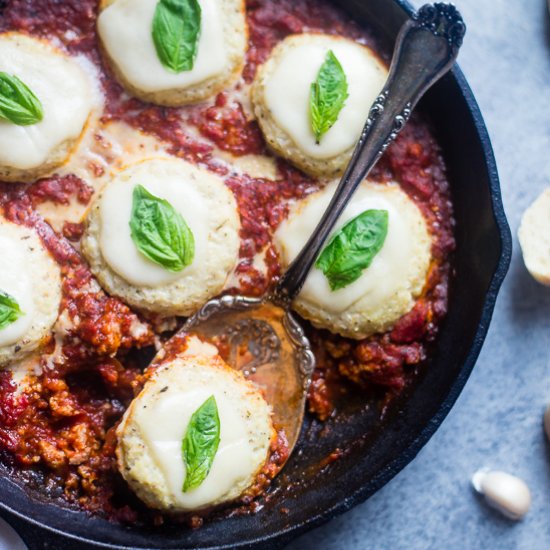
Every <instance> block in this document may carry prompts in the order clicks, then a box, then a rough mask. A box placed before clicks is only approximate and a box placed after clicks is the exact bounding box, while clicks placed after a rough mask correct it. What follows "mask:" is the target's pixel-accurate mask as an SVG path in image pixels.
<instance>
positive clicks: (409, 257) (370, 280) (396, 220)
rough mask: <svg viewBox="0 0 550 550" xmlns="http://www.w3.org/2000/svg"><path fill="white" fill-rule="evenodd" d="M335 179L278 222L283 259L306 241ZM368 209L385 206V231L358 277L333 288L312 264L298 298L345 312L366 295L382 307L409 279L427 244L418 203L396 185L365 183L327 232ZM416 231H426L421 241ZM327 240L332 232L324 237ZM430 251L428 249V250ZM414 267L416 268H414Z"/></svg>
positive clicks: (372, 305) (293, 254)
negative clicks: (386, 232)
mask: <svg viewBox="0 0 550 550" xmlns="http://www.w3.org/2000/svg"><path fill="white" fill-rule="evenodd" d="M335 189H336V184H331V185H328V186H327V187H325V189H323V190H322V191H320V192H319V193H316V194H315V195H312V196H311V197H309V198H307V199H305V200H304V201H303V203H301V204H298V205H297V207H296V208H295V209H294V210H293V211H292V213H291V214H290V216H289V218H288V219H287V220H286V221H285V222H283V224H281V227H280V228H279V230H278V231H277V234H276V240H277V244H278V247H279V250H280V251H281V254H282V259H283V263H284V264H285V265H288V264H289V263H290V262H291V261H292V260H293V259H294V258H295V257H296V256H297V255H298V252H299V251H300V250H301V248H302V247H303V246H304V244H305V243H306V241H307V239H308V238H309V236H310V235H311V233H312V232H313V230H314V229H315V227H316V226H317V223H318V222H319V220H320V219H321V217H322V215H323V213H324V211H325V210H326V208H327V206H328V204H329V202H330V199H331V198H332V196H333V194H334V191H335ZM370 209H378V210H387V212H388V234H387V237H386V240H385V242H384V246H383V247H382V250H381V251H380V252H379V253H378V254H377V255H376V256H375V257H374V260H373V262H372V264H371V265H370V266H369V267H368V268H367V269H365V270H364V271H363V274H362V275H361V277H360V278H359V279H357V280H356V281H355V282H353V283H351V284H350V285H348V286H346V287H344V288H341V289H339V290H336V291H332V290H331V289H330V286H329V283H328V280H327V278H326V277H325V275H324V273H323V272H322V271H321V270H319V269H318V268H316V267H314V268H313V269H312V270H311V272H310V274H309V275H308V278H307V281H306V283H305V285H304V287H303V289H302V291H301V293H300V295H299V298H300V299H303V300H305V301H308V302H310V303H313V304H315V305H316V306H319V307H320V308H322V309H323V310H324V311H328V312H331V313H334V314H338V313H341V312H344V311H346V310H348V309H349V308H351V307H352V306H353V304H355V303H356V302H357V301H359V300H361V299H363V298H365V297H368V302H369V309H373V308H374V309H375V308H378V307H380V308H382V307H383V306H384V303H385V301H386V300H387V299H388V298H389V297H390V296H392V294H393V293H395V292H396V291H397V290H399V289H401V288H402V287H403V286H405V287H406V286H407V285H409V282H408V281H407V280H405V281H403V278H406V277H408V276H409V273H410V272H411V269H410V268H409V265H410V264H411V263H413V262H416V261H417V257H418V258H424V257H425V256H426V253H425V250H424V249H425V248H427V249H428V251H429V247H430V242H429V239H428V238H427V231H426V229H425V221H424V218H423V216H422V214H421V212H420V211H419V210H418V208H417V207H416V205H415V204H414V203H413V202H412V200H411V199H409V197H408V196H407V195H406V194H405V193H404V192H403V191H402V190H401V189H400V188H399V187H398V186H397V185H381V184H375V183H366V182H365V183H363V184H362V185H361V186H360V187H359V188H358V189H357V191H356V192H355V195H354V196H353V199H352V201H351V202H350V204H349V205H348V207H347V208H346V209H345V210H344V213H343V214H342V216H341V217H340V219H339V220H338V223H337V224H336V227H335V229H334V230H333V232H332V234H331V235H334V233H336V232H337V231H338V230H339V229H340V228H341V227H342V226H343V225H345V224H346V223H347V222H348V221H350V220H351V219H353V218H355V217H356V216H358V215H359V214H361V213H363V212H365V211H366V210H370ZM419 227H420V228H421V229H422V230H423V231H421V232H420V234H422V235H426V237H425V238H424V239H423V240H421V241H419V239H418V235H419V230H418V228H419ZM329 241H330V238H329V239H328V241H327V242H329ZM427 255H428V257H429V252H428V254H427ZM413 271H415V270H413Z"/></svg>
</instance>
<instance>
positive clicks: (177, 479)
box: [116, 355, 276, 512]
mask: <svg viewBox="0 0 550 550" xmlns="http://www.w3.org/2000/svg"><path fill="white" fill-rule="evenodd" d="M212 397H213V398H214V399H215V402H216V406H217V413H218V417H219V445H218V447H217V450H216V452H215V455H214V458H213V462H212V464H211V467H210V470H209V472H208V474H207V475H206V477H205V478H204V480H203V481H202V482H201V483H200V484H199V485H198V486H197V487H195V488H193V489H191V490H186V491H185V492H184V490H183V487H184V483H185V479H186V475H187V474H188V472H187V471H186V466H185V462H184V460H183V455H182V441H183V439H184V437H185V436H186V433H187V431H188V429H189V425H190V422H191V417H192V415H193V413H195V412H196V411H197V410H198V409H199V408H200V407H201V405H203V404H204V403H205V402H206V401H207V400H209V399H210V398H212ZM117 436H118V446H117V450H116V453H117V459H118V468H119V470H120V473H121V474H122V476H123V477H124V479H125V480H126V481H127V482H128V484H129V485H130V487H131V489H132V490H133V491H134V492H135V493H136V495H137V496H138V497H139V498H140V499H141V500H142V501H143V502H145V504H147V506H149V507H151V508H155V509H158V510H165V511H169V512H188V511H194V510H201V509H206V508H211V507H214V506H217V505H220V504H224V503H226V502H230V501H233V500H235V499H237V498H238V497H239V496H241V495H242V494H243V492H245V491H246V490H247V489H248V488H250V487H251V486H252V485H253V484H254V482H255V481H256V478H257V476H258V474H259V472H260V470H261V469H262V468H263V466H264V465H265V463H266V461H267V459H268V453H269V448H270V443H271V440H272V439H273V438H274V437H275V436H276V434H275V430H274V428H273V424H272V420H271V409H270V407H269V405H268V404H267V403H266V401H265V399H264V398H263V396H262V395H261V393H260V391H259V390H258V389H257V387H256V386H254V385H253V384H252V383H251V382H248V381H246V380H245V379H244V377H243V376H242V374H241V373H240V372H237V371H235V370H233V369H231V368H230V367H229V366H228V365H227V364H226V363H225V362H224V361H223V360H222V359H221V358H220V357H219V356H217V355H213V356H212V355H180V356H177V357H176V358H175V359H171V360H169V361H167V362H166V363H164V364H162V365H161V366H159V367H158V368H157V369H156V370H155V371H154V372H153V374H152V377H151V379H150V380H149V381H148V382H147V383H146V384H145V386H144V388H143V390H142V391H141V393H140V394H139V395H138V396H137V397H136V398H135V399H134V400H133V401H132V403H131V405H130V407H129V408H128V410H127V411H126V413H125V414H124V417H123V419H122V422H121V424H120V425H119V427H118V429H117Z"/></svg>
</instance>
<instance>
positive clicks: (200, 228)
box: [100, 159, 215, 287]
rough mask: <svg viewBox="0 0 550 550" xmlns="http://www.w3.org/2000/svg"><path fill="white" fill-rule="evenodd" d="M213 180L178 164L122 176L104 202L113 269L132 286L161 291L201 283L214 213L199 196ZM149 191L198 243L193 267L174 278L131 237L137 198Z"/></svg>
mask: <svg viewBox="0 0 550 550" xmlns="http://www.w3.org/2000/svg"><path fill="white" fill-rule="evenodd" d="M208 178H215V176H213V175H212V174H209V173H208V172H205V171H203V170H200V169H198V168H196V167H195V166H193V165H191V164H188V163H184V162H181V161H178V160H169V159H157V160H152V161H145V162H142V163H141V164H138V165H136V166H133V167H132V168H129V169H127V170H125V171H123V172H121V173H120V174H118V176H117V177H116V178H115V180H114V181H113V182H112V183H111V184H109V185H108V186H107V188H106V189H105V191H104V192H103V195H102V197H101V203H100V216H101V241H100V246H101V251H102V254H103V257H104V258H105V261H106V262H107V263H108V264H109V266H110V267H111V269H112V270H113V271H115V272H116V273H118V274H119V275H120V276H121V277H122V278H124V279H125V280H126V281H127V282H129V283H130V284H132V285H135V286H138V287H157V286H161V285H164V284H167V283H171V282H173V281H176V280H177V279H179V278H180V277H182V276H183V274H185V275H187V276H192V275H195V276H196V277H197V279H198V280H200V277H201V269H202V266H203V264H204V261H205V258H204V256H205V251H206V249H207V244H208V235H209V217H210V216H211V215H215V213H213V212H210V211H209V209H208V205H207V204H206V202H205V198H204V196H203V195H202V194H201V193H200V192H199V191H198V189H197V187H198V186H200V183H201V181H204V180H205V179H208ZM136 185H143V186H144V187H145V189H147V191H149V192H150V193H152V194H153V195H155V196H157V197H160V198H161V199H165V200H167V201H168V202H169V203H170V204H171V205H172V206H173V207H174V208H175V209H176V210H177V211H178V212H179V213H180V214H181V215H182V216H183V219H184V220H185V221H186V223H187V225H188V226H189V228H190V229H191V231H192V232H193V236H194V238H195V256H194V259H193V262H192V263H191V265H189V266H187V267H185V268H184V269H183V270H181V271H179V272H177V273H174V272H172V271H168V270H167V269H165V268H164V267H162V266H161V265H158V264H156V263H154V262H152V261H151V260H149V259H148V258H147V257H146V256H144V255H143V254H142V253H141V252H140V251H139V250H138V248H137V246H136V244H135V243H134V241H133V240H132V236H131V232H130V217H131V214H132V193H133V191H134V188H135V187H136Z"/></svg>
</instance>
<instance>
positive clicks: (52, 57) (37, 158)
mask: <svg viewBox="0 0 550 550" xmlns="http://www.w3.org/2000/svg"><path fill="white" fill-rule="evenodd" d="M0 71H3V72H5V73H8V74H9V75H10V76H13V75H15V76H17V77H18V78H19V79H20V80H21V81H23V82H24V83H25V84H26V85H27V86H28V87H29V88H30V89H31V90H32V92H33V93H34V94H35V95H36V97H37V98H38V99H39V100H40V102H41V103H42V107H43V111H44V117H43V119H42V120H41V121H40V122H37V123H36V124H32V125H30V126H17V125H16V124H13V123H11V122H8V121H4V120H0V168H3V169H8V168H12V169H17V170H29V171H33V169H36V168H38V167H40V166H41V165H43V164H46V163H48V161H49V160H50V157H51V156H52V155H54V154H59V151H58V149H59V148H60V147H61V148H65V147H66V148H67V150H66V151H62V154H61V159H60V161H61V162H62V161H63V160H64V158H65V156H66V155H67V154H68V153H69V150H68V145H69V144H70V143H71V142H73V141H74V140H76V139H78V137H79V136H80V134H81V132H82V130H83V128H84V125H85V124H86V121H87V119H88V116H89V114H90V111H91V108H92V102H93V100H92V93H91V83H90V81H89V79H88V77H87V75H86V73H85V72H84V70H83V69H82V68H81V67H80V66H79V65H78V63H77V62H76V61H75V60H74V59H72V58H70V57H69V56H68V55H66V54H64V53H62V52H61V51H59V50H56V49H54V48H53V47H52V46H50V45H49V44H48V43H47V42H45V41H43V40H39V39H36V38H30V37H28V36H26V35H22V34H17V33H8V34H3V35H0ZM59 163H60V162H58V164H59Z"/></svg>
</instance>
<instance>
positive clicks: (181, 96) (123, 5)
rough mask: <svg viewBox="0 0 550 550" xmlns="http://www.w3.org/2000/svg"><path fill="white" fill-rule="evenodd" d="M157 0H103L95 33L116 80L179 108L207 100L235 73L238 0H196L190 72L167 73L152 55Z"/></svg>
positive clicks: (243, 30) (241, 28)
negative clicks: (197, 11)
mask: <svg viewBox="0 0 550 550" xmlns="http://www.w3.org/2000/svg"><path fill="white" fill-rule="evenodd" d="M157 4H158V0H103V1H102V2H101V13H100V15H99V18H98V34H99V38H100V40H101V45H102V47H103V51H104V53H105V56H106V58H107V61H108V63H109V65H110V66H111V68H112V70H113V72H114V73H115V75H116V77H117V79H118V80H119V81H120V82H121V83H122V85H123V86H124V87H125V88H126V89H127V90H128V91H129V92H130V93H132V94H133V95H134V96H136V97H138V98H140V99H142V100H143V101H147V102H152V103H157V104H159V105H168V106H179V105H185V104H187V103H194V102H197V101H202V100H203V99H207V98H209V97H211V96H213V95H215V94H217V93H218V92H220V91H221V90H223V89H224V88H226V87H227V86H228V85H229V84H230V83H231V81H232V80H234V79H235V78H236V77H237V76H238V74H239V73H240V72H241V70H242V67H243V65H244V55H245V51H246V46H247V36H248V34H247V26H246V17H245V8H244V1H243V0H201V1H200V3H199V5H200V8H201V29H200V36H199V39H198V40H199V41H198V49H197V56H196V59H195V62H194V65H193V68H192V69H191V70H188V71H187V70H186V71H182V72H179V73H178V72H173V71H171V70H169V69H167V68H166V67H164V66H163V65H162V63H161V61H160V60H159V58H158V56H157V52H156V49H155V43H154V41H153V36H152V25H153V18H154V14H155V9H156V7H157Z"/></svg>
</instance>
